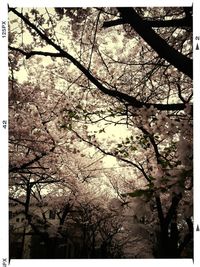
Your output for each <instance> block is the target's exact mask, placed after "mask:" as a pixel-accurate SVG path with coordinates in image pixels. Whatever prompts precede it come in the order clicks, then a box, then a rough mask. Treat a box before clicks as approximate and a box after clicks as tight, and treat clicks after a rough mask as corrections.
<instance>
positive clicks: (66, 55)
mask: <svg viewBox="0 0 200 267" xmlns="http://www.w3.org/2000/svg"><path fill="white" fill-rule="evenodd" d="M11 10H12V12H13V13H15V14H16V15H17V16H18V17H20V18H21V19H22V20H23V21H24V22H25V23H26V24H27V25H28V26H30V27H31V28H32V29H34V30H35V31H36V32H37V33H38V35H39V36H40V37H41V38H42V39H44V40H45V41H46V42H47V43H48V44H50V45H52V46H53V47H54V48H55V49H56V50H57V51H59V52H60V53H59V54H60V57H64V58H67V59H69V60H70V61H71V62H72V63H73V64H74V65H75V66H76V67H77V68H78V69H79V70H80V71H81V72H82V73H83V74H84V75H85V76H86V77H87V78H88V79H89V80H90V82H92V83H93V84H94V85H95V86H96V87H97V88H98V89H99V90H100V91H101V92H102V93H104V94H106V95H108V96H111V97H114V98H116V99H118V100H119V101H120V102H122V103H124V102H125V103H128V104H129V105H130V106H133V107H134V108H142V107H146V108H149V107H151V106H153V107H154V108H157V109H158V110H183V109H184V108H185V104H184V103H178V104H154V103H144V102H141V101H139V100H137V99H136V98H135V97H133V96H130V95H128V94H125V93H123V92H120V91H116V90H111V89H108V88H106V87H105V86H104V85H103V84H102V83H100V82H99V81H98V80H97V79H96V78H95V77H94V76H93V75H92V74H91V73H90V71H89V70H87V69H86V68H85V67H84V66H83V65H82V64H81V63H80V62H79V61H78V60H76V59H75V58H74V57H73V56H71V55H70V54H69V53H68V52H66V51H64V50H63V49H62V48H61V47H60V46H59V45H57V44H55V43H54V42H53V41H52V40H51V39H49V38H48V37H47V36H46V35H45V34H44V33H42V32H41V31H40V30H39V29H38V28H37V27H36V26H35V25H34V24H33V23H32V22H30V21H29V20H28V19H27V18H26V17H24V16H23V15H22V14H21V13H19V12H18V11H17V10H15V9H13V8H11ZM155 34H156V33H155ZM12 49H14V48H12ZM36 53H37V51H32V54H34V55H35V54H36ZM23 54H25V55H26V56H27V53H26V52H24V51H23ZM39 54H40V55H42V54H43V55H44V56H48V55H50V56H52V53H48V52H41V51H39ZM59 54H57V53H56V56H57V57H59ZM28 56H30V52H29V53H28Z"/></svg>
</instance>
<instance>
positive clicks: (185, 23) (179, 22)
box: [102, 17, 192, 28]
mask: <svg viewBox="0 0 200 267" xmlns="http://www.w3.org/2000/svg"><path fill="white" fill-rule="evenodd" d="M143 21H144V22H145V23H146V25H148V26H149V27H151V28H161V27H180V28H184V27H190V28H191V27H192V18H191V17H185V18H182V19H170V20H143ZM125 23H127V22H126V21H125V20H124V19H123V18H121V19H116V20H110V21H105V22H104V23H103V26H102V27H103V28H109V27H113V26H118V25H122V24H125Z"/></svg>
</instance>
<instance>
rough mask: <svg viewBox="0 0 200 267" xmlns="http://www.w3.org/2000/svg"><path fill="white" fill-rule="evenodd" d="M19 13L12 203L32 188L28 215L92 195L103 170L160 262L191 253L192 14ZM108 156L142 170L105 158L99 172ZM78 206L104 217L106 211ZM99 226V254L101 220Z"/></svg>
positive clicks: (15, 19)
mask: <svg viewBox="0 0 200 267" xmlns="http://www.w3.org/2000/svg"><path fill="white" fill-rule="evenodd" d="M9 16H10V41H9V42H10V43H9V50H10V54H9V62H10V66H9V67H10V180H11V182H10V185H11V198H12V199H13V198H15V199H16V200H17V201H18V202H19V201H20V200H19V199H18V197H16V196H19V195H20V194H21V190H24V191H25V192H26V194H25V195H26V197H25V199H26V200H25V204H24V205H25V213H26V214H28V206H29V202H30V194H34V195H36V194H37V193H36V192H37V191H38V194H39V195H40V197H41V198H43V195H42V193H41V190H42V189H44V188H45V190H47V191H48V190H50V192H51V188H54V186H55V187H57V186H58V187H59V186H60V187H62V188H65V187H66V188H68V189H69V188H70V190H71V191H70V192H71V193H70V194H72V193H73V190H75V191H76V190H77V188H79V192H81V190H80V188H82V189H83V188H84V186H85V184H86V185H87V186H88V181H92V180H93V179H92V177H93V176H96V175H99V176H101V175H102V174H103V175H104V176H106V177H108V178H109V180H110V183H111V185H112V187H113V188H114V189H115V193H116V195H117V196H118V198H119V199H121V201H122V204H123V205H122V206H124V208H125V207H126V205H129V208H128V210H129V211H130V210H134V216H136V219H137V220H136V221H137V222H138V223H140V224H141V223H142V224H143V226H141V229H143V231H142V233H144V232H145V233H146V234H145V238H144V235H143V234H141V235H140V237H142V240H143V242H145V240H147V241H149V242H150V243H151V244H153V243H154V248H153V250H154V257H158V258H179V257H183V255H184V256H187V257H192V249H191V243H192V232H193V230H192V229H193V217H192V216H193V214H192V203H193V194H192V188H193V181H192V180H193V174H192V167H193V164H192V142H193V141H192V123H193V118H192V109H193V106H192V8H190V7H176V8H175V7H173V8H172V7H167V8H166V7H163V8H147V7H146V8H145V7H143V8H85V9H83V8H52V9H47V8H41V9H39V8H38V9H37V8H32V9H19V8H10V9H9ZM16 25H17V30H16V27H15V26H16ZM23 72H25V73H26V77H25V80H24V81H20V73H21V74H22V73H23ZM120 127H123V131H122V134H121V135H118V136H116V135H113V136H112V133H111V131H110V128H112V130H113V129H116V130H114V131H115V132H117V131H118V129H120ZM73 155H74V156H73ZM92 155H96V157H97V158H95V159H94V157H93V156H92ZM108 156H111V157H113V158H115V159H116V161H117V164H118V167H119V168H120V169H121V170H123V169H125V168H130V169H131V171H130V172H127V173H123V171H121V173H117V174H116V172H115V171H111V172H109V173H108V172H105V171H104V166H103V165H102V163H101V165H99V167H97V165H94V166H95V167H94V169H96V170H95V173H93V171H91V169H90V168H89V167H90V166H92V164H93V162H96V161H98V159H100V158H101V157H104V158H105V159H108V158H109V157H108ZM81 159H82V160H81ZM89 159H90V160H91V163H89ZM85 161H86V162H85ZM94 164H95V163H94ZM85 167H88V170H87V168H86V171H85ZM97 169H99V172H97ZM68 173H69V174H68ZM66 177H67V178H66ZM75 181H76V182H75ZM91 183H92V182H91ZM89 184H90V182H89ZM87 186H86V187H87ZM86 191H87V190H86ZM94 195H95V190H94ZM71 196H72V195H71ZM37 197H38V196H37ZM76 201H77V202H76V205H77V203H79V209H81V208H84V209H85V211H84V213H83V214H84V216H86V215H87V216H89V218H90V219H91V218H93V217H95V216H96V217H98V218H99V214H100V213H101V208H99V204H98V205H94V204H92V205H94V206H92V207H93V208H91V209H90V204H89V203H87V201H86V202H85V204H84V206H83V207H81V205H80V202H79V200H78V199H76ZM90 201H92V202H93V198H92V197H91V198H90ZM90 201H89V202H90ZM102 202H103V199H102ZM70 203H71V202H70V201H67V202H64V203H63V205H64V206H63V210H62V212H63V213H62V212H61V213H60V214H59V216H60V217H59V218H60V223H61V222H62V221H64V220H65V219H66V218H67V213H68V211H69V210H70V209H71V208H72V207H75V206H76V205H75V202H73V205H72V204H70ZM74 205H75V206H74ZM68 209H69V210H68ZM150 213H151V214H152V216H150V217H149V214H150ZM64 214H66V216H64ZM80 214H81V212H80ZM88 214H89V215H88ZM94 214H95V215H94ZM120 214H121V215H122V214H123V212H122V211H121V213H120ZM120 214H119V216H118V219H119V221H120ZM97 215H98V216H97ZM106 218H107V217H106ZM125 218H126V217H125ZM82 219H83V217H76V218H74V220H75V221H76V223H81V220H82ZM90 219H89V220H90ZM105 222H106V225H105V227H108V225H109V221H108V220H105ZM61 224H62V223H61ZM110 224H112V223H111V222H110ZM119 225H120V224H119ZM119 225H118V226H119ZM148 225H152V226H153V225H154V226H155V227H153V228H152V229H154V232H153V233H152V232H151V231H150V232H151V233H150V232H149V230H148ZM90 226H91V227H90V229H88V230H87V234H89V236H90V237H89V239H87V242H88V244H89V245H88V247H90V248H91V247H92V243H91V242H92V241H91V240H92V238H93V240H94V239H95V238H96V235H95V233H96V232H95V231H96V229H97V228H98V227H99V219H98V220H96V221H95V220H94V224H93V222H90ZM120 227H121V226H120ZM120 227H117V229H120ZM99 229H100V228H99ZM102 229H103V228H101V230H99V231H100V233H101V235H102V237H103V236H104V235H105V233H103V230H102ZM107 229H112V230H114V229H115V226H114V225H112V227H111V228H109V227H108V228H107ZM135 229H138V232H140V230H139V228H135ZM112 230H109V231H111V232H112ZM117 231H118V230H117ZM114 232H115V231H114ZM91 233H92V234H93V235H90V234H91ZM116 233H117V232H116ZM116 233H115V234H116ZM132 234H133V233H132ZM149 234H150V235H151V236H153V238H152V239H151V237H149V239H148V237H147V236H148V235H149ZM87 238H88V237H87ZM88 240H89V241H88ZM105 242H107V241H105ZM138 247H139V245H138ZM116 250H117V249H116ZM190 250H191V251H190ZM87 253H89V252H88V251H87ZM87 253H86V254H87ZM90 253H91V252H90ZM90 253H89V254H90ZM89 254H87V255H89ZM138 257H142V256H141V255H140V254H138Z"/></svg>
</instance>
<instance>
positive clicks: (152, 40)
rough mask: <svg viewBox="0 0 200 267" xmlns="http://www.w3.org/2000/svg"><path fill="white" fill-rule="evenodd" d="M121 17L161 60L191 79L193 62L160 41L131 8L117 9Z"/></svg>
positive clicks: (163, 41)
mask: <svg viewBox="0 0 200 267" xmlns="http://www.w3.org/2000/svg"><path fill="white" fill-rule="evenodd" d="M118 10H119V12H120V14H121V17H122V18H123V20H124V21H126V23H129V24H130V25H131V26H132V28H133V29H134V30H135V31H136V32H137V33H138V34H139V35H140V36H141V37H142V38H143V39H144V41H146V42H147V44H148V45H150V46H151V47H152V48H153V49H154V50H155V52H157V53H158V55H159V56H160V57H161V58H164V59H165V60H167V61H168V62H169V63H171V64H172V65H173V66H174V67H176V68H177V69H178V70H179V71H181V72H183V73H184V74H186V75H187V76H189V77H190V78H191V79H192V77H193V61H192V59H189V58H187V57H186V56H184V55H183V54H181V53H180V52H178V51H177V50H175V49H174V48H173V47H171V46H169V45H168V43H167V42H166V41H165V40H164V39H162V38H161V37H160V36H159V35H158V34H157V33H156V32H155V31H154V30H153V29H152V28H151V27H150V26H149V25H148V24H147V23H146V22H145V21H144V20H143V19H142V18H141V17H140V16H139V15H138V14H137V12H136V11H135V10H134V9H133V8H121V7H120V8H118Z"/></svg>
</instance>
